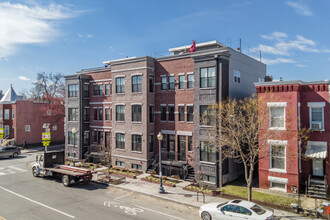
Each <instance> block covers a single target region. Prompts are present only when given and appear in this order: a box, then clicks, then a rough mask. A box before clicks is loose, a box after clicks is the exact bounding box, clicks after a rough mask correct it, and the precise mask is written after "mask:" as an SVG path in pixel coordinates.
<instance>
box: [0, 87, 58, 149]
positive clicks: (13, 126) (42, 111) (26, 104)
mask: <svg viewBox="0 0 330 220" xmlns="http://www.w3.org/2000/svg"><path fill="white" fill-rule="evenodd" d="M52 109H53V110H54V109H56V106H54V105H52V104H48V103H41V102H34V101H30V100H22V97H20V96H18V95H17V94H16V92H15V91H14V89H13V87H12V86H10V88H9V89H8V91H7V92H6V93H5V94H4V95H3V97H2V99H1V100H0V126H1V127H2V128H4V139H13V140H14V142H15V144H16V145H23V144H24V142H25V143H26V144H38V143H40V144H41V142H42V140H41V137H42V132H45V129H44V128H43V125H44V124H49V125H50V132H51V141H52V142H62V143H63V142H64V119H63V118H58V117H56V120H54V112H53V115H52Z"/></svg>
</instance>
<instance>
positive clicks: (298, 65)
mask: <svg viewBox="0 0 330 220" xmlns="http://www.w3.org/2000/svg"><path fill="white" fill-rule="evenodd" d="M306 66H307V65H304V64H296V67H301V68H303V67H306Z"/></svg>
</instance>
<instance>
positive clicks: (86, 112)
mask: <svg viewBox="0 0 330 220" xmlns="http://www.w3.org/2000/svg"><path fill="white" fill-rule="evenodd" d="M84 121H89V108H84Z"/></svg>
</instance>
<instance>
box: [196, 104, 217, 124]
mask: <svg viewBox="0 0 330 220" xmlns="http://www.w3.org/2000/svg"><path fill="white" fill-rule="evenodd" d="M214 113H215V112H214V109H213V108H212V107H211V106H208V105H201V106H200V124H201V125H213V124H214V122H215V121H214V120H212V118H214V117H215V115H214Z"/></svg>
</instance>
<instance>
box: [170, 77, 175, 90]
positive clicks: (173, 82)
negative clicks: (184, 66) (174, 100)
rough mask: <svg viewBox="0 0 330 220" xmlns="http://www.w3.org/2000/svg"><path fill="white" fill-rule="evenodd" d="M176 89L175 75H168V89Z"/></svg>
mask: <svg viewBox="0 0 330 220" xmlns="http://www.w3.org/2000/svg"><path fill="white" fill-rule="evenodd" d="M174 89H175V76H169V77H168V90H171V91H173V90H174Z"/></svg>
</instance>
